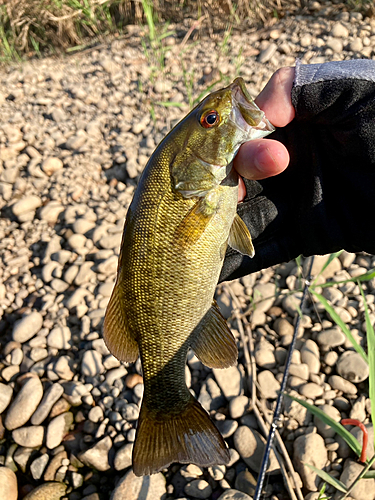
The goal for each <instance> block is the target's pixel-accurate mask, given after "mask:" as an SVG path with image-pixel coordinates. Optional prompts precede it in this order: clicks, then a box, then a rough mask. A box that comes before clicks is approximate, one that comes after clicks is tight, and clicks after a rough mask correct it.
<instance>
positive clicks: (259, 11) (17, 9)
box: [0, 0, 374, 61]
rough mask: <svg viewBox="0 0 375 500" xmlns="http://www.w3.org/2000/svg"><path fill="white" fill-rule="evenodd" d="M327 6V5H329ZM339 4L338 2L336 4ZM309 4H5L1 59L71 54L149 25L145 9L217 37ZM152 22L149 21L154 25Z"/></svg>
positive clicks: (132, 0) (367, 4)
mask: <svg viewBox="0 0 375 500" xmlns="http://www.w3.org/2000/svg"><path fill="white" fill-rule="evenodd" d="M323 1H325V0H323ZM333 2H334V3H337V2H335V1H334V0H333ZM307 3H308V1H307V0H237V1H235V0H0V58H1V59H2V60H3V61H4V60H5V61H8V60H12V59H19V58H21V57H24V56H30V55H34V54H37V55H38V54H40V53H41V52H43V51H45V50H46V49H47V50H48V51H49V52H51V51H56V50H66V49H68V48H71V47H75V46H77V45H80V44H82V43H87V41H88V40H91V43H92V40H93V39H97V38H100V37H102V36H104V35H106V34H108V33H118V32H120V33H121V31H122V30H123V29H124V27H125V26H126V25H127V24H139V23H141V24H145V10H146V9H147V8H150V7H151V8H152V11H153V20H154V22H156V23H157V22H158V21H170V22H181V21H182V20H183V19H186V18H191V19H199V18H203V22H202V23H201V27H202V28H203V29H204V28H209V30H210V31H211V32H212V31H214V30H217V29H222V28H225V27H226V26H227V25H228V22H229V23H233V24H240V23H243V22H245V23H249V22H250V23H254V22H261V23H267V22H269V21H270V20H272V18H275V17H276V18H278V17H282V16H284V15H287V14H289V13H292V12H296V11H297V10H298V9H303V8H306V5H307ZM340 5H341V7H342V8H350V9H356V10H362V12H365V13H366V10H367V11H370V10H371V9H372V10H374V7H373V2H372V0H346V2H344V3H341V4H340ZM148 22H149V20H148Z"/></svg>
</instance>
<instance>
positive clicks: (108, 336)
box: [103, 280, 139, 363]
mask: <svg viewBox="0 0 375 500" xmlns="http://www.w3.org/2000/svg"><path fill="white" fill-rule="evenodd" d="M127 323H128V322H127V318H126V312H125V304H124V302H123V300H121V290H120V284H119V281H118V280H117V281H116V284H115V287H114V289H113V291H112V295H111V299H110V301H109V303H108V306H107V310H106V313H105V318H104V326H103V338H104V342H105V343H106V345H107V347H108V349H109V350H110V351H111V353H112V354H113V356H115V357H116V358H117V359H119V360H120V361H127V362H128V363H133V362H134V361H136V360H137V358H138V354H139V351H138V344H137V341H136V340H135V338H134V337H133V335H132V334H131V332H130V331H129V328H128V324H127Z"/></svg>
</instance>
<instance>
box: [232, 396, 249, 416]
mask: <svg viewBox="0 0 375 500" xmlns="http://www.w3.org/2000/svg"><path fill="white" fill-rule="evenodd" d="M248 405H249V398H248V397H247V396H236V397H235V398H233V399H231V400H230V402H229V414H230V416H231V417H232V418H240V417H242V415H243V414H244V413H245V411H246V409H247V407H248Z"/></svg>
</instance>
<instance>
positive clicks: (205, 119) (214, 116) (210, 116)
mask: <svg viewBox="0 0 375 500" xmlns="http://www.w3.org/2000/svg"><path fill="white" fill-rule="evenodd" d="M219 119H220V116H219V113H218V112H217V111H215V110H214V109H211V110H210V111H206V112H205V113H203V115H202V116H201V119H200V123H201V125H202V127H204V128H211V127H213V126H215V125H217V124H218V123H219Z"/></svg>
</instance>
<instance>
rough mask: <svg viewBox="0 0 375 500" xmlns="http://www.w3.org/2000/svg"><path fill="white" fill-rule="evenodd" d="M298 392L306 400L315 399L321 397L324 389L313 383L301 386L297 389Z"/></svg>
mask: <svg viewBox="0 0 375 500" xmlns="http://www.w3.org/2000/svg"><path fill="white" fill-rule="evenodd" d="M298 391H299V393H300V394H301V395H302V396H305V397H306V398H310V399H316V398H319V397H320V396H322V395H323V392H324V389H323V387H321V386H320V385H318V384H315V383H314V382H308V383H307V384H303V385H301V387H299V388H298Z"/></svg>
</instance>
